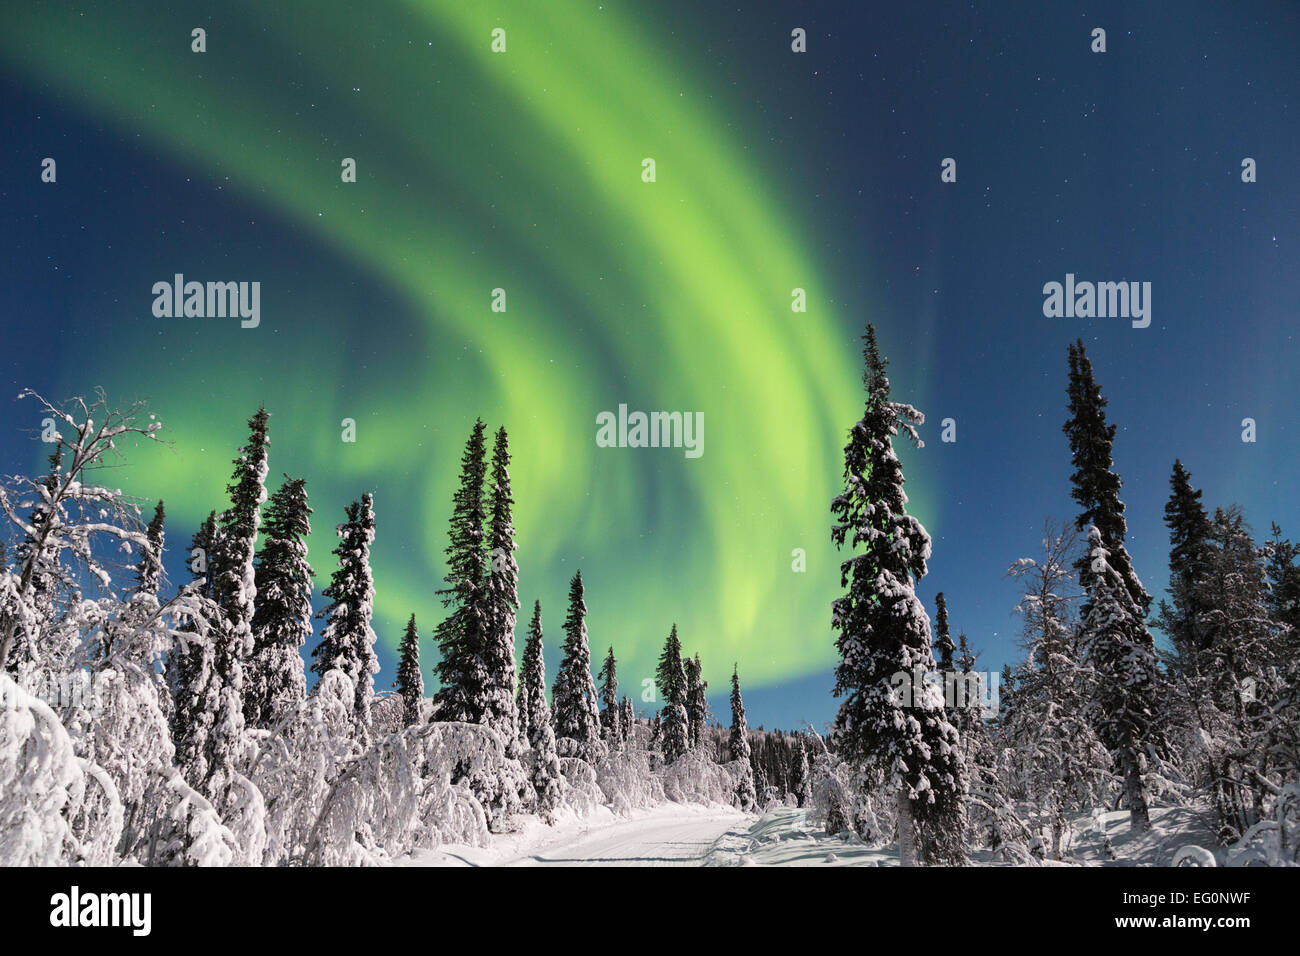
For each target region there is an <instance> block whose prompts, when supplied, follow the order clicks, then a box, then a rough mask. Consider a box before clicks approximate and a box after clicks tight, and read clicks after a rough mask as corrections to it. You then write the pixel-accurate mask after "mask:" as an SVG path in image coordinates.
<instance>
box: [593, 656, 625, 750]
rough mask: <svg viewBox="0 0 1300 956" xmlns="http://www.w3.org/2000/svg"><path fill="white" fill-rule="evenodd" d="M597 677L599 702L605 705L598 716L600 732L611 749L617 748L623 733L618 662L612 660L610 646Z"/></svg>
mask: <svg viewBox="0 0 1300 956" xmlns="http://www.w3.org/2000/svg"><path fill="white" fill-rule="evenodd" d="M597 677H598V679H599V680H600V690H599V694H600V702H601V703H602V704H604V705H605V709H604V710H603V711H601V714H600V725H601V731H602V733H603V734H604V736H605V740H606V742H608V743H609V745H610V746H611V747H612V746H617V745H618V744H619V743H621V742H622V740H623V732H622V730H621V729H620V724H621V722H622V721H621V718H622V710H621V709H620V707H619V703H618V661H617V660H615V659H614V647H613V645H610V648H609V652H608V653H607V654H606V655H605V662H604V663H603V664H601V665H600V673H599V674H598V675H597Z"/></svg>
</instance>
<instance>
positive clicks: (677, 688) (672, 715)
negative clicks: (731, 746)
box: [655, 624, 690, 764]
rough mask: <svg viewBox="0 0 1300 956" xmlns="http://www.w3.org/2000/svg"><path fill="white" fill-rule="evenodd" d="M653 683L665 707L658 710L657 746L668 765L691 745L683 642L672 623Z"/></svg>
mask: <svg viewBox="0 0 1300 956" xmlns="http://www.w3.org/2000/svg"><path fill="white" fill-rule="evenodd" d="M655 686H656V689H657V691H658V693H659V696H660V697H661V698H662V699H663V702H664V706H663V709H662V710H661V711H660V712H659V723H658V733H659V738H658V742H659V749H660V752H661V753H662V754H663V758H664V763H665V764H670V763H672V762H673V761H675V760H676V759H677V758H678V757H680V756H681V755H682V754H684V753H686V750H687V748H688V747H689V746H690V720H689V717H688V715H687V712H686V669H685V667H684V666H683V664H682V642H681V641H680V640H679V639H678V637H677V625H676V624H673V629H672V631H670V632H669V634H668V640H666V641H665V642H664V649H663V652H662V653H661V654H660V655H659V666H658V667H657V668H656V670H655Z"/></svg>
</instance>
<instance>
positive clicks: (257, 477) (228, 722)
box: [203, 408, 269, 804]
mask: <svg viewBox="0 0 1300 956" xmlns="http://www.w3.org/2000/svg"><path fill="white" fill-rule="evenodd" d="M268 417H269V416H268V415H267V412H266V409H265V408H258V410H257V412H256V413H255V414H254V415H253V417H252V418H250V419H249V420H248V430H249V434H248V441H247V443H246V444H244V446H243V447H242V448H240V450H239V456H238V457H237V458H236V459H235V460H234V466H235V470H234V473H233V475H232V477H231V480H230V484H229V485H227V486H226V491H227V492H228V493H229V494H230V507H229V508H227V509H226V510H225V511H223V512H222V513H221V514H220V515H219V516H218V518H217V528H216V534H215V536H214V537H213V540H212V550H211V553H210V558H209V560H210V563H211V565H212V568H211V570H212V578H211V595H212V600H213V601H214V602H215V603H216V605H217V607H218V608H220V609H221V617H222V620H221V621H220V623H219V626H218V630H217V634H216V639H215V646H214V648H213V667H214V670H215V673H216V677H217V680H218V681H219V682H220V685H221V689H220V702H219V704H218V710H217V714H216V718H215V721H214V724H213V733H212V735H211V736H210V737H209V738H208V745H209V746H208V769H207V779H206V780H205V781H204V784H203V789H204V790H205V792H207V793H208V795H209V796H211V797H212V798H213V799H214V800H215V801H217V802H218V804H223V803H224V801H225V798H226V795H227V793H228V792H229V789H230V787H231V785H232V783H233V781H234V776H235V774H236V773H238V770H237V767H238V765H239V764H240V762H241V761H242V759H243V757H244V753H245V748H246V744H247V742H246V740H245V737H244V727H245V723H244V693H245V690H246V688H245V673H244V664H245V660H246V658H247V657H248V656H249V655H250V654H251V653H252V650H253V611H254V603H255V600H256V596H257V584H256V575H255V569H254V564H253V559H254V556H255V554H256V552H257V535H258V529H259V528H260V526H261V521H262V504H263V502H265V501H266V475H267V467H268V466H267V445H268V444H269V442H268V439H267V433H266V424H267V419H268Z"/></svg>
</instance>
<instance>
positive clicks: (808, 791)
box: [790, 734, 812, 807]
mask: <svg viewBox="0 0 1300 956" xmlns="http://www.w3.org/2000/svg"><path fill="white" fill-rule="evenodd" d="M795 741H796V743H795V748H794V758H793V759H792V760H791V761H790V794H791V796H793V797H794V801H795V803H796V804H797V805H798V806H801V807H803V806H807V804H808V800H809V798H810V797H811V796H812V772H811V770H810V769H809V767H808V748H807V746H806V745H805V744H804V740H803V734H796V735H795Z"/></svg>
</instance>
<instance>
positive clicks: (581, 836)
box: [397, 803, 755, 866]
mask: <svg viewBox="0 0 1300 956" xmlns="http://www.w3.org/2000/svg"><path fill="white" fill-rule="evenodd" d="M754 820H755V817H754V816H753V815H752V814H745V813H741V812H740V811H738V810H735V809H731V808H728V807H722V806H717V807H705V806H699V805H696V804H678V803H666V804H662V805H660V806H657V807H653V808H651V809H648V810H637V811H634V812H632V813H631V814H629V815H628V816H626V817H620V816H616V815H615V814H613V813H612V812H610V811H609V810H608V809H607V808H605V807H601V808H599V809H598V810H597V811H596V812H594V813H592V814H591V815H590V816H587V817H582V818H579V817H576V816H573V815H567V816H564V817H561V819H560V820H559V821H558V822H557V823H556V825H555V826H553V827H548V826H546V825H545V824H543V823H542V822H541V821H540V820H538V819H537V817H532V816H529V817H524V818H522V823H521V825H520V828H519V829H518V830H517V831H515V832H514V833H503V834H495V835H494V836H493V837H492V844H491V846H487V847H476V846H462V845H455V844H452V845H447V846H442V847H439V848H438V849H437V850H433V851H424V850H421V851H417V852H415V853H412V854H409V855H408V856H405V857H402V858H400V859H399V860H397V864H398V865H399V866H702V865H703V864H704V862H705V859H706V857H707V856H708V855H709V853H710V852H711V851H712V849H713V847H714V844H715V843H716V842H717V841H718V839H719V838H720V837H722V836H724V835H726V834H728V833H730V832H731V831H738V832H742V833H743V832H744V831H745V830H747V829H748V827H749V826H750V824H751V823H752V822H753V821H754Z"/></svg>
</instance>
